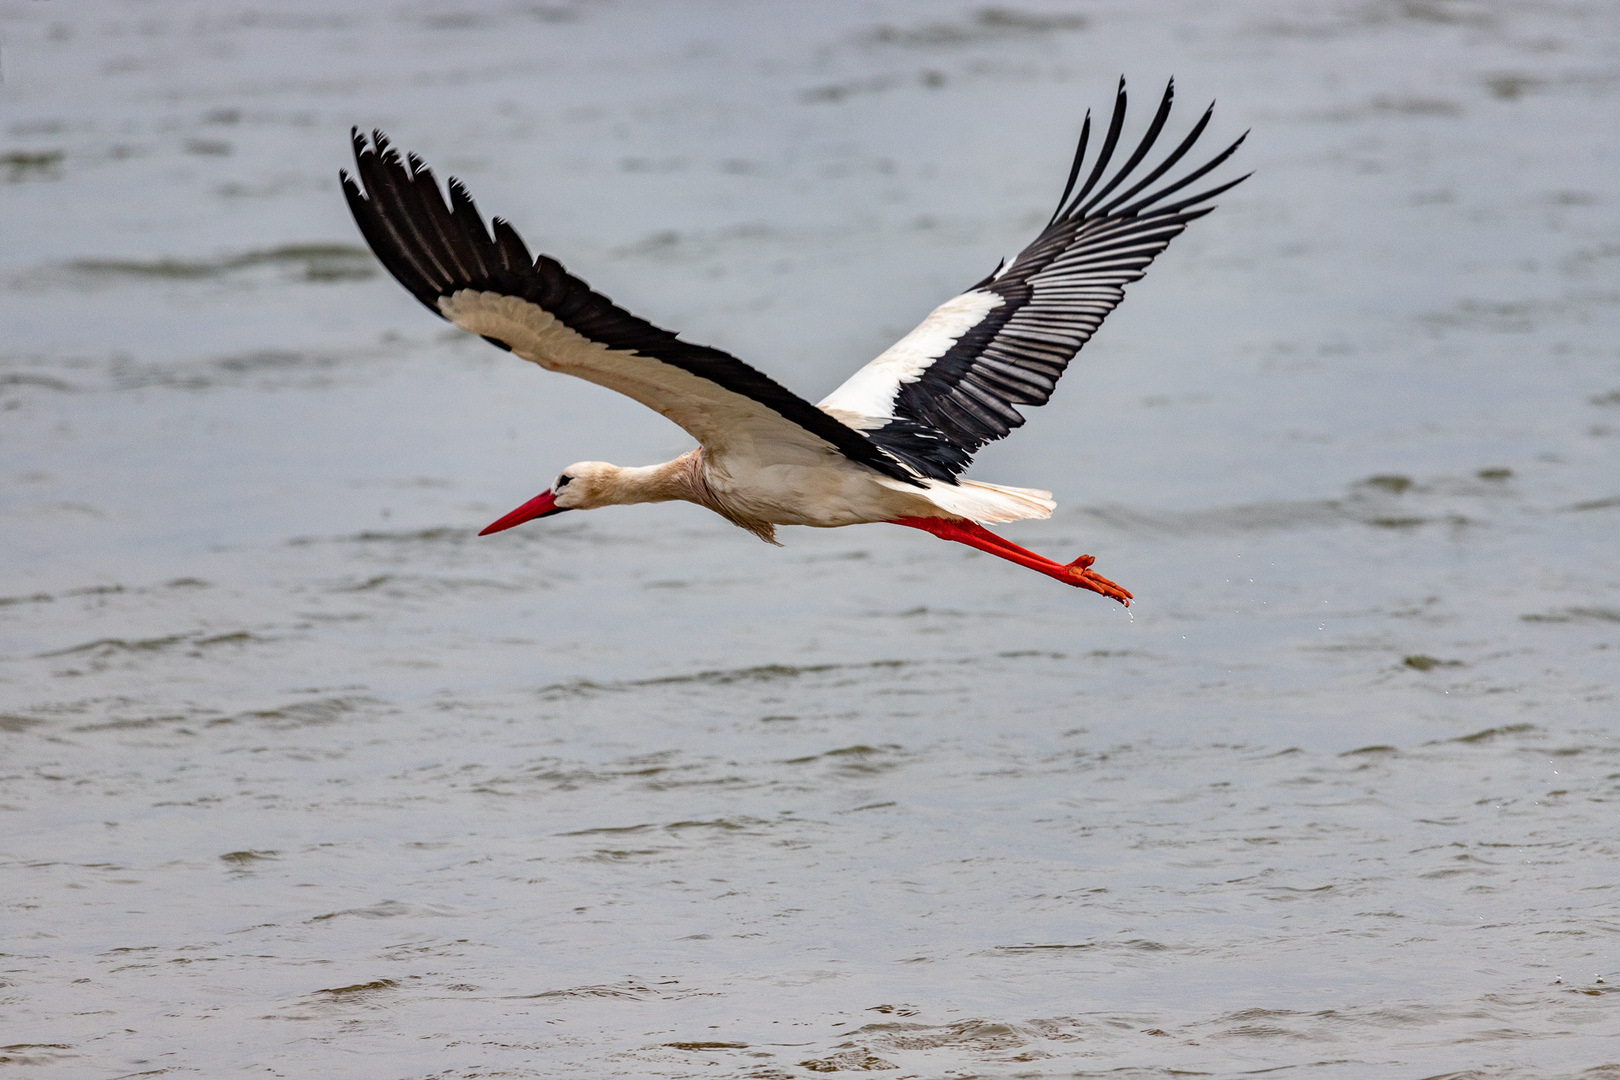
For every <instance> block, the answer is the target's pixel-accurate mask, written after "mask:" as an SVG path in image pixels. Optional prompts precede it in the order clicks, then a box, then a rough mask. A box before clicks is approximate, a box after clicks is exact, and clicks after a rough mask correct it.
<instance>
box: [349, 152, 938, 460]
mask: <svg viewBox="0 0 1620 1080" xmlns="http://www.w3.org/2000/svg"><path fill="white" fill-rule="evenodd" d="M353 142H354V158H355V172H356V174H357V175H358V176H359V178H360V181H361V182H362V183H364V185H365V190H364V191H363V192H362V190H361V189H360V187H359V185H358V184H356V183H355V180H354V179H353V178H351V177H350V176H349V175H348V174H347V173H340V177H341V179H342V182H343V193H344V195H345V196H346V197H347V199H348V202H349V208H350V210H351V211H352V212H353V214H354V220H355V223H356V224H357V225H358V226H359V227H360V233H361V235H362V236H364V237H365V239H366V243H367V244H369V245H370V247H371V250H372V251H373V252H375V253H376V255H377V258H378V260H379V261H380V262H381V263H382V264H383V266H384V267H385V268H386V269H387V270H388V272H389V273H390V274H393V275H394V277H395V278H396V279H398V281H399V283H400V284H401V285H403V286H405V288H406V289H408V290H409V291H410V293H411V295H413V296H415V297H416V298H417V299H418V300H420V301H421V302H422V304H423V305H424V306H425V307H427V308H428V309H429V310H431V311H432V312H433V313H434V314H435V315H438V316H439V317H440V318H443V317H444V315H443V312H441V311H440V310H439V300H440V299H441V298H443V297H448V296H452V295H454V294H455V293H457V292H460V291H462V290H463V289H475V290H478V291H487V292H496V293H500V294H502V295H506V296H516V297H520V298H522V299H524V300H527V301H528V302H530V303H532V304H535V305H537V306H539V307H540V308H542V309H544V310H545V311H547V312H549V313H550V314H551V315H552V316H554V317H555V318H556V319H557V320H558V321H559V322H561V323H562V324H563V325H565V326H567V327H568V328H569V329H571V330H573V331H575V332H576V333H578V334H581V335H582V336H584V337H586V338H589V339H590V340H592V341H596V342H600V343H601V344H603V345H606V346H608V347H609V348H611V349H619V350H625V351H630V352H635V353H638V354H640V355H642V356H647V357H651V358H653V359H655V360H659V361H661V362H663V363H666V364H670V365H672V366H674V367H677V368H680V369H681V370H683V371H686V372H688V373H690V374H692V375H696V376H698V377H699V378H703V379H707V380H709V381H710V382H713V383H715V384H716V385H718V386H720V387H722V388H723V389H725V390H728V391H731V392H732V393H736V394H741V395H743V396H745V397H748V398H751V399H753V400H754V401H757V402H759V403H760V404H761V405H764V406H765V407H767V408H769V409H771V410H772V411H774V412H776V413H777V414H779V415H780V416H782V417H784V418H785V419H787V420H789V421H791V422H792V423H795V424H797V425H798V426H800V427H802V428H804V429H805V430H806V431H809V432H810V433H811V434H813V435H815V436H817V437H818V438H820V439H822V440H824V441H826V442H827V443H830V444H831V445H832V446H833V447H834V448H836V449H837V450H838V451H839V452H840V453H841V454H843V455H844V456H845V457H847V458H849V459H850V460H852V461H856V462H859V463H860V464H862V465H866V466H869V467H870V468H872V469H875V470H876V471H878V472H880V473H882V474H884V475H886V476H890V477H893V478H895V479H897V480H904V481H906V482H908V483H914V484H915V483H918V480H917V478H916V473H915V472H914V471H913V470H911V469H908V468H907V467H906V466H904V465H902V464H901V462H900V461H899V460H897V457H899V456H901V455H904V454H906V453H907V452H908V451H910V450H911V448H912V446H913V445H914V444H920V445H924V446H927V445H931V444H937V443H940V442H941V441H942V440H941V438H940V436H938V435H937V434H935V433H933V432H931V431H927V432H921V433H913V434H911V435H909V436H904V437H902V436H903V433H902V432H901V431H900V430H898V429H897V430H896V431H895V433H894V435H895V437H896V439H897V441H898V442H900V443H901V444H902V446H901V450H900V453H899V454H896V453H890V452H888V451H886V450H884V449H882V448H880V447H879V446H878V445H877V444H876V443H874V442H873V441H872V440H870V439H868V438H867V436H866V435H864V434H863V433H861V432H859V431H856V430H855V429H854V428H851V427H848V426H846V425H844V424H841V423H839V422H838V421H837V420H835V419H833V418H832V417H831V416H829V415H827V414H826V413H824V412H822V411H821V410H820V409H818V408H816V407H815V406H814V405H812V404H810V403H809V402H808V401H805V400H804V399H803V398H801V397H799V396H798V395H797V394H794V393H793V392H792V391H790V390H788V389H786V388H785V387H783V386H782V385H780V384H779V383H777V382H776V381H775V380H774V379H771V378H770V377H769V376H767V375H765V374H764V373H763V372H760V371H757V370H755V369H754V368H752V367H749V366H748V365H747V364H745V363H743V362H742V361H741V360H738V359H737V358H736V357H735V356H732V355H731V354H729V353H726V352H722V351H721V350H719V349H713V348H709V347H708V346H705V345H694V344H692V343H690V342H686V341H681V340H680V339H679V338H678V337H676V336H675V334H673V333H671V332H670V331H668V330H664V329H661V328H659V327H657V326H654V325H653V324H652V323H650V322H647V321H646V320H644V319H638V318H637V317H636V316H634V315H632V314H630V313H629V312H628V311H625V310H624V309H623V308H620V307H617V306H615V305H614V304H613V302H612V301H611V300H609V299H608V298H607V297H605V296H603V295H601V294H600V293H597V292H593V291H592V290H591V288H590V286H588V285H586V284H585V282H583V281H581V280H580V279H579V278H576V277H574V276H573V275H571V274H569V273H568V272H567V271H566V270H564V269H563V268H562V264H560V263H558V262H557V260H555V259H553V258H551V257H550V256H547V255H541V256H540V257H539V258H532V257H531V256H530V255H529V250H528V248H527V247H526V246H525V245H524V243H523V240H522V238H521V237H519V236H518V234H517V232H516V230H514V229H513V228H512V226H511V225H510V224H508V223H507V222H506V221H504V220H502V219H501V218H495V219H494V221H493V222H492V225H493V235H491V233H490V231H488V230H486V229H485V228H484V223H483V220H482V219H481V218H480V217H479V214H478V209H477V207H476V206H475V205H474V204H473V201H472V197H471V196H470V195H468V194H467V190H466V188H465V187H463V186H462V184H461V183H460V181H458V180H455V179H452V180H451V181H450V203H449V205H446V204H445V201H444V197H443V195H442V194H441V193H440V191H439V185H438V182H437V181H436V180H435V179H434V177H433V173H432V172H431V171H430V170H429V169H428V168H427V166H426V165H424V164H423V163H422V162H421V160H420V159H418V158H417V157H415V156H414V155H412V156H411V157H410V158H408V159H407V160H405V161H402V160H401V159H400V156H399V154H398V152H397V151H395V150H394V149H393V148H392V147H391V146H390V145H389V144H388V139H387V137H386V136H384V135H383V134H382V133H381V132H374V133H373V136H372V142H371V143H368V142H367V141H366V138H365V136H363V135H361V134H360V133H359V132H358V131H356V132H354V134H353ZM488 340H490V341H492V342H493V343H494V344H496V345H499V346H501V347H502V348H507V349H509V348H510V346H509V345H508V344H507V343H506V342H503V341H498V340H495V339H493V338H491V339H488ZM902 426H903V425H902ZM944 456H945V458H946V459H947V460H951V461H955V460H956V458H955V457H954V456H953V455H952V454H951V453H950V452H949V451H948V449H947V451H946V452H945V455H944ZM963 464H964V465H965V462H964V463H963Z"/></svg>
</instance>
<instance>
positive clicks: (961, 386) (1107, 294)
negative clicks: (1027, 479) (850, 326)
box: [868, 79, 1248, 477]
mask: <svg viewBox="0 0 1620 1080" xmlns="http://www.w3.org/2000/svg"><path fill="white" fill-rule="evenodd" d="M1174 96H1175V82H1174V80H1172V81H1171V83H1170V85H1168V86H1166V87H1165V91H1164V97H1163V99H1162V100H1161V101H1160V103H1159V108H1158V111H1157V113H1155V115H1154V117H1153V120H1152V122H1151V123H1150V124H1149V126H1148V129H1147V132H1146V134H1145V135H1144V136H1143V137H1142V139H1141V141H1140V143H1139V144H1138V145H1137V147H1136V149H1135V151H1134V152H1132V154H1131V156H1130V158H1129V159H1128V160H1127V161H1126V163H1125V164H1124V166H1122V167H1121V168H1120V169H1119V170H1118V172H1116V173H1115V174H1114V175H1113V176H1112V177H1110V178H1109V179H1107V180H1106V181H1105V182H1102V185H1101V187H1098V183H1099V181H1102V180H1103V177H1104V175H1105V173H1106V171H1107V167H1108V163H1109V161H1110V160H1111V159H1112V157H1113V153H1114V150H1115V148H1116V146H1117V144H1118V142H1119V135H1120V131H1121V129H1122V128H1123V126H1124V122H1125V105H1126V97H1125V81H1124V80H1123V79H1121V80H1120V85H1119V90H1118V92H1117V94H1116V96H1115V99H1114V113H1113V116H1112V117H1111V118H1110V119H1109V123H1108V131H1107V134H1106V135H1105V136H1104V138H1103V142H1102V146H1101V147H1100V148H1099V150H1098V153H1097V160H1096V163H1095V164H1094V165H1093V166H1092V169H1091V171H1090V174H1089V175H1088V176H1087V177H1086V181H1085V183H1084V184H1083V185H1082V186H1081V188H1080V190H1079V192H1078V193H1075V192H1074V186H1075V181H1076V180H1077V179H1078V178H1079V175H1080V171H1081V163H1082V159H1083V158H1084V156H1085V151H1086V141H1087V139H1088V137H1089V135H1090V131H1091V117H1090V115H1089V114H1087V117H1086V122H1085V125H1084V126H1083V127H1082V129H1081V137H1080V147H1079V150H1078V152H1077V153H1076V154H1075V159H1074V165H1073V167H1072V168H1071V169H1070V170H1069V179H1068V183H1067V184H1066V185H1065V186H1064V189H1063V196H1062V198H1060V199H1059V200H1058V209H1057V212H1056V213H1055V214H1054V215H1053V217H1052V220H1051V222H1050V223H1049V224H1048V225H1047V227H1046V228H1045V229H1044V230H1043V231H1042V232H1041V235H1040V236H1038V237H1036V238H1035V241H1034V242H1033V243H1031V244H1030V245H1029V247H1027V248H1025V249H1024V251H1023V253H1022V254H1020V255H1019V256H1018V258H1016V259H1014V260H1013V263H1012V265H1011V266H1009V267H1007V268H1006V269H1005V270H998V272H997V273H994V274H992V275H991V276H990V277H988V278H986V279H985V280H984V281H981V282H980V283H979V284H978V285H976V286H974V290H978V291H988V292H991V293H994V294H995V296H996V297H997V298H998V299H999V300H1000V303H999V304H998V305H997V306H995V307H993V308H991V310H990V311H989V312H988V313H987V314H986V315H985V316H984V318H982V319H981V320H980V321H979V322H978V323H977V324H976V325H975V326H973V327H972V328H971V329H970V330H968V331H967V332H966V333H965V334H963V335H962V336H961V337H960V338H958V339H957V341H956V342H955V344H953V345H952V346H951V347H950V348H949V349H947V350H946V351H945V353H944V354H943V355H941V356H940V357H939V358H938V359H936V360H935V361H934V362H933V363H932V364H930V365H929V366H928V367H927V368H926V369H925V370H924V371H923V372H922V373H921V374H920V375H918V376H917V377H916V379H915V381H912V382H904V383H901V384H900V386H899V387H898V389H897V391H896V394H895V399H894V403H893V412H894V415H895V416H896V417H897V418H898V419H899V420H901V421H904V422H905V424H906V425H909V426H907V427H906V429H905V434H904V436H903V438H904V439H905V440H906V441H907V443H908V446H907V449H908V451H910V453H911V454H912V455H914V456H915V455H916V454H918V453H926V452H928V449H929V447H930V446H932V447H936V448H938V447H949V448H950V451H951V452H949V453H945V452H940V451H937V450H936V452H935V453H934V454H933V457H932V459H931V460H929V461H928V462H927V463H926V466H927V474H928V475H938V474H939V473H940V472H943V473H946V474H948V475H949V476H953V477H954V476H955V475H957V474H958V473H960V472H961V471H962V470H963V469H964V468H966V463H967V462H968V461H969V460H971V457H972V455H973V453H974V452H975V451H977V450H978V449H979V448H980V447H982V446H983V445H984V444H985V443H988V442H991V441H993V440H996V439H999V438H1002V437H1003V436H1005V435H1007V434H1008V433H1009V432H1011V431H1012V430H1013V429H1014V428H1017V427H1020V426H1021V425H1022V424H1023V423H1024V417H1023V415H1022V414H1021V413H1020V412H1019V411H1018V409H1017V408H1016V406H1020V405H1044V404H1046V402H1047V401H1048V400H1049V399H1050V398H1051V396H1052V391H1053V389H1054V388H1055V387H1056V385H1057V381H1058V379H1059V378H1060V377H1061V376H1062V374H1063V371H1064V369H1065V368H1066V367H1067V366H1068V363H1069V361H1070V360H1072V359H1073V358H1074V355H1075V353H1077V352H1078V351H1079V350H1080V347H1081V346H1083V345H1084V344H1085V343H1086V342H1087V341H1088V340H1090V338H1091V335H1092V333H1093V332H1094V331H1095V330H1096V329H1097V327H1098V325H1099V324H1101V322H1102V320H1103V319H1104V318H1105V317H1106V316H1107V315H1108V313H1109V312H1110V311H1112V310H1113V309H1114V307H1115V306H1116V305H1117V304H1118V303H1119V302H1120V300H1122V299H1123V298H1124V295H1125V293H1124V286H1125V285H1127V284H1129V283H1130V282H1132V281H1135V280H1136V279H1138V278H1140V277H1141V276H1142V274H1143V273H1144V272H1145V271H1146V269H1147V267H1148V264H1150V263H1151V262H1152V261H1153V260H1154V258H1156V257H1157V256H1158V254H1159V253H1160V252H1161V251H1163V250H1164V249H1165V247H1166V246H1167V245H1168V244H1169V243H1170V241H1171V240H1173V239H1175V237H1176V236H1178V235H1179V234H1180V233H1181V231H1182V230H1183V229H1185V228H1186V227H1187V223H1188V222H1191V221H1194V220H1196V219H1197V218H1200V217H1202V216H1204V215H1205V214H1207V213H1209V212H1210V210H1212V209H1213V207H1211V206H1207V205H1200V204H1203V203H1207V202H1208V200H1210V199H1212V198H1214V197H1215V196H1216V195H1219V194H1220V193H1221V192H1223V191H1226V190H1227V189H1228V188H1231V187H1233V186H1234V185H1236V184H1239V183H1241V182H1242V181H1244V180H1246V179H1248V176H1247V175H1244V176H1240V177H1238V178H1237V179H1236V180H1232V181H1229V182H1227V183H1225V184H1222V185H1220V186H1218V187H1214V188H1211V189H1209V190H1207V191H1204V192H1202V193H1201V194H1198V195H1194V196H1192V197H1190V198H1187V199H1183V200H1181V201H1179V202H1175V203H1172V204H1170V205H1168V206H1159V207H1158V208H1157V209H1152V208H1153V207H1154V206H1155V205H1156V204H1158V203H1160V202H1162V201H1163V200H1164V199H1165V198H1167V197H1168V196H1170V195H1172V194H1174V193H1175V192H1177V191H1180V190H1182V189H1183V188H1185V187H1187V186H1188V185H1190V184H1192V183H1195V182H1196V181H1197V180H1198V179H1199V178H1200V177H1202V176H1204V175H1206V174H1207V173H1209V172H1210V171H1211V170H1212V169H1214V168H1215V167H1216V166H1218V165H1220V164H1221V163H1222V162H1224V161H1226V159H1227V158H1229V157H1231V156H1232V154H1233V153H1234V152H1235V151H1236V150H1237V148H1238V147H1239V146H1240V145H1242V143H1243V138H1242V137H1240V138H1239V139H1238V140H1237V141H1236V142H1234V143H1233V144H1232V145H1231V146H1229V147H1227V148H1226V149H1225V150H1223V151H1221V153H1219V154H1218V155H1216V156H1215V158H1214V159H1213V160H1211V161H1209V162H1206V163H1205V164H1204V165H1202V166H1200V167H1199V168H1197V169H1195V170H1193V171H1192V172H1191V173H1190V174H1189V175H1187V176H1185V177H1182V178H1181V179H1179V180H1177V181H1175V182H1174V183H1171V184H1167V185H1165V186H1164V187H1162V188H1158V189H1156V190H1153V191H1151V192H1149V193H1148V194H1147V195H1145V196H1143V197H1142V198H1140V199H1138V200H1137V201H1136V202H1134V203H1129V200H1131V199H1133V198H1136V197H1137V196H1138V195H1141V193H1142V192H1143V190H1144V189H1146V188H1148V187H1150V186H1151V185H1152V184H1153V183H1154V182H1155V181H1157V180H1158V179H1159V178H1160V177H1162V176H1164V175H1165V173H1167V172H1168V171H1169V170H1170V169H1171V168H1172V167H1173V166H1175V165H1176V164H1177V163H1178V162H1179V161H1181V159H1182V158H1183V157H1184V156H1186V154H1187V152H1188V151H1189V150H1191V149H1192V146H1193V144H1194V143H1196V142H1197V141H1198V137H1199V136H1200V135H1202V134H1203V132H1204V129H1205V127H1206V126H1207V125H1208V123H1209V118H1210V112H1209V111H1206V112H1205V113H1204V115H1203V117H1202V118H1200V119H1199V121H1198V123H1197V124H1196V125H1195V126H1194V128H1193V130H1192V131H1191V133H1189V134H1188V135H1187V137H1186V138H1184V139H1183V140H1182V141H1181V143H1180V145H1178V146H1177V147H1176V148H1175V149H1174V150H1173V151H1171V153H1170V154H1169V156H1168V157H1166V158H1165V160H1164V161H1162V162H1160V163H1159V164H1158V165H1157V166H1155V167H1154V168H1153V169H1152V170H1151V171H1150V172H1149V173H1148V174H1147V176H1145V177H1143V178H1142V179H1140V180H1138V181H1137V182H1136V183H1134V184H1132V185H1131V186H1130V187H1128V188H1127V189H1126V190H1125V191H1124V193H1123V194H1120V195H1118V196H1116V197H1115V198H1114V199H1113V200H1112V201H1111V202H1109V203H1107V205H1104V206H1102V207H1101V209H1097V207H1098V206H1099V204H1101V203H1102V202H1103V200H1105V199H1107V198H1108V197H1109V195H1111V194H1112V193H1113V192H1114V191H1115V189H1117V188H1119V187H1120V186H1121V185H1122V184H1124V183H1126V182H1127V181H1128V180H1129V179H1130V177H1131V174H1132V173H1133V172H1134V171H1135V169H1136V168H1137V167H1138V166H1139V165H1141V163H1142V162H1143V160H1145V159H1146V157H1147V156H1148V154H1149V152H1150V151H1151V150H1152V148H1153V145H1154V143H1155V142H1156V141H1157V139H1158V138H1159V136H1160V134H1161V133H1162V132H1163V129H1164V125H1165V122H1166V121H1167V120H1168V119H1169V116H1170V106H1171V102H1172V100H1173V99H1174ZM1210 108H1211V109H1213V108H1214V106H1211V107H1210ZM1094 189H1095V194H1093V190H1094ZM1071 196H1072V197H1071ZM1125 203H1129V205H1124V206H1123V208H1122V207H1121V204H1125ZM891 426H893V425H891ZM919 429H920V430H924V431H927V430H932V431H934V432H936V433H937V434H938V436H939V441H937V442H934V443H929V442H927V440H925V439H921V438H919V436H918V435H917V431H918V430H919ZM889 430H890V429H889V428H879V429H877V430H875V431H871V432H869V433H868V435H869V436H870V438H871V439H872V441H873V442H876V443H877V444H878V445H880V446H886V445H888V440H889V438H890V436H889ZM901 437H902V436H901V434H900V430H899V429H898V428H897V429H896V432H895V439H896V441H897V442H898V441H899V440H900V439H901Z"/></svg>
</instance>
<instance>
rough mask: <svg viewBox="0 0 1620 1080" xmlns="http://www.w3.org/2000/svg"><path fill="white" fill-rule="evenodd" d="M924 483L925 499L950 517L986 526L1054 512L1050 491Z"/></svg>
mask: <svg viewBox="0 0 1620 1080" xmlns="http://www.w3.org/2000/svg"><path fill="white" fill-rule="evenodd" d="M881 482H882V483H883V486H884V487H892V488H893V489H894V490H896V491H906V490H908V487H907V485H902V484H900V483H899V482H897V481H892V480H889V479H888V478H887V477H885V478H884V479H883V480H882V481H881ZM927 483H928V494H927V495H926V498H927V499H928V501H929V502H931V503H933V504H934V505H935V506H936V507H938V508H939V509H940V510H941V511H943V512H944V514H945V515H947V516H949V517H955V518H967V519H969V520H970V521H982V522H985V523H994V522H998V521H1023V520H1024V519H1026V518H1049V517H1051V516H1052V511H1053V510H1055V509H1057V503H1055V502H1053V501H1052V493H1051V492H1050V491H1039V490H1037V489H1035V488H1021V487H1004V486H1002V485H1001V484H985V483H981V482H980V481H978V480H961V481H958V482H957V483H955V484H946V483H941V482H940V481H937V480H929V481H928V482H927ZM909 491H910V492H912V493H916V492H917V489H916V488H914V487H913V488H909Z"/></svg>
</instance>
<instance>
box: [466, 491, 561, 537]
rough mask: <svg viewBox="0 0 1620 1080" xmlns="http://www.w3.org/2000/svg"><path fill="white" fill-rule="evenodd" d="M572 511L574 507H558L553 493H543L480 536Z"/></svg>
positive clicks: (485, 530)
mask: <svg viewBox="0 0 1620 1080" xmlns="http://www.w3.org/2000/svg"><path fill="white" fill-rule="evenodd" d="M570 509H572V507H568V506H558V505H557V497H556V496H555V495H553V494H552V493H551V492H549V491H542V492H541V493H540V494H538V495H536V496H535V497H534V498H532V499H530V500H529V501H528V502H526V503H524V504H523V505H522V506H520V507H518V508H517V509H516V510H514V511H512V512H511V513H510V514H507V515H506V516H505V517H503V518H501V519H500V520H499V521H497V522H495V523H494V524H492V525H490V526H488V527H487V528H485V529H484V530H483V531H482V532H480V533H479V534H478V535H479V536H488V535H489V534H490V533H498V532H502V531H503V530H506V529H510V528H511V527H512V526H514V525H521V524H523V523H524V522H525V521H533V520H534V519H535V518H543V517H550V516H551V515H552V514H561V513H563V512H565V511H567V510H570Z"/></svg>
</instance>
